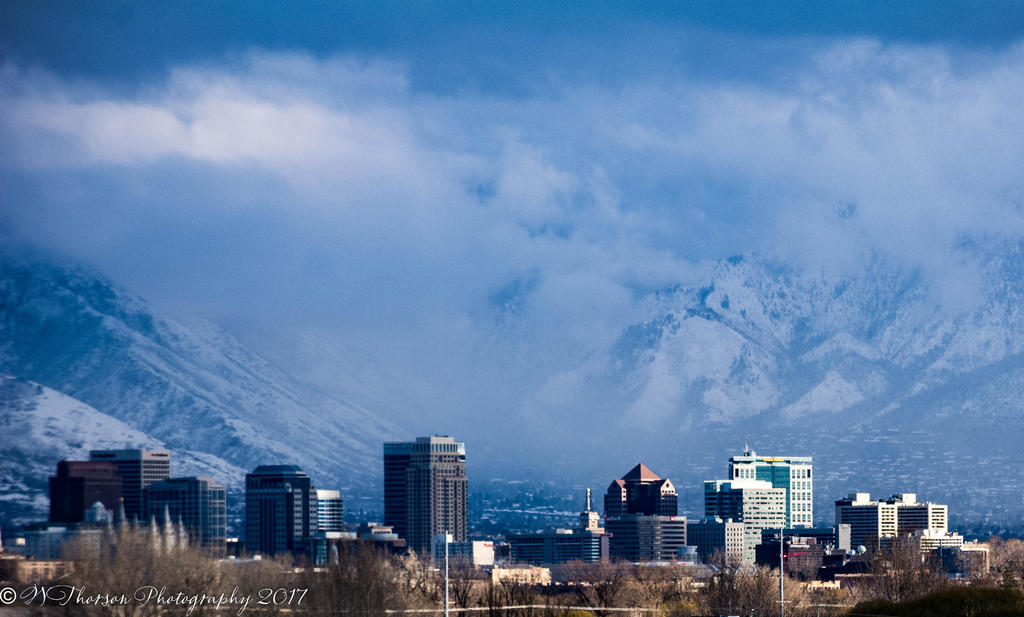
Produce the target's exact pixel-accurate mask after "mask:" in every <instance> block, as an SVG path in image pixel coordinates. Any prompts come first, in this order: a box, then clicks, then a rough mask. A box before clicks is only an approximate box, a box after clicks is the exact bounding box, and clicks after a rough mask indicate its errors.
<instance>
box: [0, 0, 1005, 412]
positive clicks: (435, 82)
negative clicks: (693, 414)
mask: <svg viewBox="0 0 1024 617" xmlns="http://www.w3.org/2000/svg"><path fill="white" fill-rule="evenodd" d="M982 7H983V8H982V9H981V10H978V9H977V8H975V7H973V6H972V5H968V4H966V3H813V4H812V3H799V4H798V3H767V4H766V3H745V2H740V3H728V4H725V3H710V2H708V3H703V2H689V3H614V4H613V3H599V4H591V3H526V4H523V3H497V2H494V3H472V4H469V3H467V4H428V3H379V2H372V3H370V2H366V3H347V4H340V3H338V4H328V5H327V6H324V5H323V4H320V3H301V2H300V3H259V4H256V5H253V4H250V3H241V2H238V3H231V2H181V3H177V2H172V3H138V4H133V3H76V2H66V3H57V2H42V3H6V4H4V5H3V7H2V8H0V52H2V57H3V64H2V67H0V109H2V110H3V114H2V117H0V142H2V143H3V144H4V146H3V147H2V149H0V193H2V194H3V195H4V197H3V198H2V199H3V202H4V203H3V208H2V211H0V233H3V234H4V235H5V237H6V238H8V239H9V240H10V241H19V242H24V243H27V244H31V245H34V246H37V247H41V248H43V249H46V250H50V251H53V252H56V253H60V254H63V255H66V256H69V257H71V258H73V259H76V260H80V261H83V262H86V263H89V264H91V265H93V266H95V267H97V268H99V269H100V270H102V271H103V272H106V273H107V274H109V275H110V276H112V277H113V278H114V279H115V280H118V281H120V282H122V283H124V284H125V285H127V286H128V287H129V288H131V289H132V290H134V291H136V292H137V293H139V294H141V295H143V296H145V297H147V298H150V299H151V300H152V301H153V302H154V303H156V304H157V305H158V306H161V307H164V308H166V309H168V310H170V311H171V312H172V313H174V314H178V315H195V316H199V317H203V318H208V319H212V320H215V321H218V322H220V323H222V324H226V325H228V326H229V327H231V328H232V329H234V330H235V331H236V332H238V333H240V334H242V335H243V336H246V337H247V338H249V339H250V340H251V341H254V342H256V343H257V344H258V342H259V341H260V340H264V339H266V338H267V337H268V336H269V335H270V333H276V332H280V331H290V330H301V331H303V332H314V333H317V338H318V340H321V341H327V342H329V344H331V345H335V346H337V347H339V348H344V349H349V350H353V351H352V353H353V354H355V355H356V356H357V357H373V358H375V359H376V360H377V361H378V362H379V365H380V366H382V367H383V369H382V370H384V371H386V372H388V373H389V374H394V375H397V376H398V381H399V382H401V383H403V384H404V387H405V388H406V389H407V390H409V392H410V396H411V397H412V398H414V399H416V400H417V401H419V403H420V404H421V405H422V407H423V408H424V409H426V410H428V411H429V412H430V413H431V414H433V416H432V417H436V418H442V419H446V420H450V419H453V418H467V417H472V415H473V413H474V411H475V410H478V409H481V408H486V409H495V410H502V411H504V410H511V411H516V410H520V409H521V408H522V406H523V405H526V404H528V403H526V402H524V401H526V400H528V399H529V398H530V396H531V393H532V392H535V391H538V390H542V389H543V388H544V387H545V385H546V384H549V383H550V380H551V379H552V378H553V376H557V375H559V374H560V372H562V371H564V370H566V369H567V367H572V366H574V365H576V364H578V363H579V362H581V361H583V360H584V359H586V358H592V357H594V356H595V355H597V354H601V353H605V352H607V350H608V349H610V348H611V346H612V345H613V344H614V342H615V340H616V339H617V337H618V336H619V335H620V334H621V332H622V331H623V329H624V328H625V327H627V326H629V325H630V324H633V323H636V322H637V321H640V320H643V319H645V318H647V317H648V314H647V313H646V312H645V311H646V308H645V304H644V299H645V298H646V297H647V296H648V294H650V293H651V292H654V291H657V290H660V289H666V288H671V287H672V286H675V285H686V284H691V283H697V282H700V281H702V280H704V277H706V275H707V272H708V269H709V265H710V264H712V263H713V262H714V261H715V260H719V259H723V258H726V257H728V256H730V255H735V254H741V253H751V252H757V253H761V254H766V255H771V256H777V257H780V258H782V259H785V260H788V261H792V262H794V263H797V264H801V265H803V266H805V267H808V268H813V269H820V270H822V271H825V272H828V273H841V272H844V271H847V270H850V269H856V268H857V267H859V266H860V265H862V264H863V263H864V262H865V260H869V259H871V258H872V257H873V256H876V255H882V256H884V257H885V258H886V259H891V260H893V261H895V262H896V263H898V264H900V265H902V266H904V267H907V268H913V269H919V270H920V271H921V272H922V273H923V275H924V276H925V277H926V278H927V279H928V280H929V281H930V284H931V286H932V287H933V288H934V290H935V293H936V298H937V302H939V303H942V304H944V305H945V306H946V307H947V308H948V309H949V310H954V311H955V310H961V308H962V307H959V306H958V302H960V301H961V300H962V299H963V298H969V297H970V296H971V294H970V290H971V285H972V279H973V278H974V277H973V275H972V272H971V269H970V268H971V266H970V264H964V263H963V262H962V260H961V258H960V257H959V256H958V254H957V252H956V250H955V248H956V246H957V244H958V243H959V242H961V241H962V239H963V238H964V237H965V236H970V237H979V236H981V237H983V236H986V235H992V236H1011V237H1017V236H1019V235H1020V234H1021V232H1022V231H1024V220H1022V215H1021V208H1020V203H1021V199H1022V198H1021V195H1022V189H1021V182H1020V173H1019V170H1020V169H1022V168H1024V137H1022V136H1024V110H1022V106H1021V105H1020V101H1021V100H1024V70H1022V69H1024V45H1022V43H1021V38H1022V29H1024V5H1021V4H1020V3H1016V2H990V3H985V4H984V5H982ZM467 383H469V384H473V385H472V387H467V385H466V384H467ZM528 412H529V410H526V411H525V412H524V413H526V414H527V415H528ZM566 413H570V414H571V413H582V410H571V409H570V410H566ZM423 430H434V429H432V428H428V427H426V426H424V428H423Z"/></svg>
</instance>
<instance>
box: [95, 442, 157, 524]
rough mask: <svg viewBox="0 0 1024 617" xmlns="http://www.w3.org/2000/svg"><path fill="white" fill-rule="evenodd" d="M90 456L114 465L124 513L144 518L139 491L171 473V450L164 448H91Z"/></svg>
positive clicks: (141, 497) (131, 516)
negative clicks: (119, 485) (118, 479)
mask: <svg viewBox="0 0 1024 617" xmlns="http://www.w3.org/2000/svg"><path fill="white" fill-rule="evenodd" d="M89 460H91V461H106V462H109V463H113V464H114V465H115V466H116V467H117V475H119V476H120V477H121V492H122V495H123V496H124V515H125V516H126V517H128V518H129V519H132V518H136V519H143V518H145V504H144V503H143V494H142V491H143V489H145V488H146V487H147V486H149V485H150V484H152V483H154V482H158V481H160V480H166V479H167V478H170V477H171V453H170V452H168V451H167V450H92V451H91V452H89Z"/></svg>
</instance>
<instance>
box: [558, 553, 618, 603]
mask: <svg viewBox="0 0 1024 617" xmlns="http://www.w3.org/2000/svg"><path fill="white" fill-rule="evenodd" d="M564 571H565V572H566V574H567V575H568V577H569V580H570V581H571V584H572V589H573V593H574V595H575V598H576V601H577V602H578V604H579V605H580V606H585V607H588V608H591V609H593V610H595V611H596V612H597V614H598V615H604V614H605V612H603V611H601V610H600V609H602V608H614V607H618V606H620V605H621V603H622V602H623V601H624V600H625V595H626V591H627V587H628V584H629V582H630V581H631V580H632V578H633V566H632V565H630V564H629V563H627V562H624V561H604V562H598V563H584V562H582V561H575V562H570V563H567V564H565V569H564Z"/></svg>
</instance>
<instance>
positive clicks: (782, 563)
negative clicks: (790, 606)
mask: <svg viewBox="0 0 1024 617" xmlns="http://www.w3.org/2000/svg"><path fill="white" fill-rule="evenodd" d="M783 532H785V527H783V528H782V529H779V617H786V598H785V589H784V588H785V581H786V549H785V546H786V543H785V541H784V537H785V536H784V533H783Z"/></svg>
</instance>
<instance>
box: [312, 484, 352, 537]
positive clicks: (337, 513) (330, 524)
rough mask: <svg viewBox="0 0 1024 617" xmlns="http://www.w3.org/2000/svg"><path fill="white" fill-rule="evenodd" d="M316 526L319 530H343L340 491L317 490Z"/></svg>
mask: <svg viewBox="0 0 1024 617" xmlns="http://www.w3.org/2000/svg"><path fill="white" fill-rule="evenodd" d="M316 507H317V516H316V518H317V528H318V529H319V530H320V531H345V504H344V502H343V501H342V499H341V491H325V490H319V489H318V490H317V492H316Z"/></svg>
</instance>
